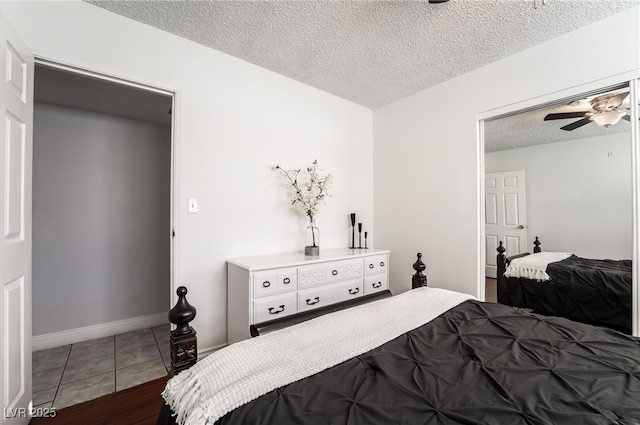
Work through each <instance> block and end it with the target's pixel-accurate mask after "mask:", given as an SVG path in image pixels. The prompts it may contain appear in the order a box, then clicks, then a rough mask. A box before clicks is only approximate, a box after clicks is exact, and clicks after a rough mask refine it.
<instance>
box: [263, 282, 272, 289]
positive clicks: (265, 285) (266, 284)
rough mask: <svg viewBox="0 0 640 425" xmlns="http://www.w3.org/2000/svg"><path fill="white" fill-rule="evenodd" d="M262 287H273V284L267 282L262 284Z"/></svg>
mask: <svg viewBox="0 0 640 425" xmlns="http://www.w3.org/2000/svg"><path fill="white" fill-rule="evenodd" d="M262 286H264V287H265V288H268V287H269V286H271V282H269V281H268V280H265V281H264V282H262Z"/></svg>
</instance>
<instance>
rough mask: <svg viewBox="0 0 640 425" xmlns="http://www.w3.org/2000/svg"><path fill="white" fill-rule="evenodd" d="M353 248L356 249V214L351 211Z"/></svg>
mask: <svg viewBox="0 0 640 425" xmlns="http://www.w3.org/2000/svg"><path fill="white" fill-rule="evenodd" d="M351 249H356V214H355V213H351Z"/></svg>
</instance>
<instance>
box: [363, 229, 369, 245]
mask: <svg viewBox="0 0 640 425" xmlns="http://www.w3.org/2000/svg"><path fill="white" fill-rule="evenodd" d="M364 249H369V247H368V246H367V232H364Z"/></svg>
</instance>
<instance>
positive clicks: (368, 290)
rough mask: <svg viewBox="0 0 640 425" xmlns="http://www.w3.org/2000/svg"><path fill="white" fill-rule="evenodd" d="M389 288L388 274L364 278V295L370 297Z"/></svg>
mask: <svg viewBox="0 0 640 425" xmlns="http://www.w3.org/2000/svg"><path fill="white" fill-rule="evenodd" d="M387 288H389V279H388V278H387V274H386V273H383V274H377V275H375V276H367V277H365V278H364V294H365V295H369V294H373V293H374V292H378V291H384V290H385V289H387Z"/></svg>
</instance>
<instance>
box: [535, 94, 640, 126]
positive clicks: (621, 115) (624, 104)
mask: <svg viewBox="0 0 640 425" xmlns="http://www.w3.org/2000/svg"><path fill="white" fill-rule="evenodd" d="M582 104H588V105H590V107H591V110H587V111H576V112H558V113H553V114H548V115H547V116H546V117H544V120H545V121H551V120H564V119H569V118H582V119H580V120H578V121H574V122H572V123H571V124H568V125H565V126H564V127H560V130H565V131H572V130H575V129H576V128H580V127H582V126H583V125H587V124H589V123H595V124H597V125H599V126H601V127H605V128H609V127H611V126H612V125H615V124H617V123H618V122H620V120H621V119H623V120H626V121H630V118H629V92H628V91H627V90H625V92H623V93H620V92H618V93H605V94H601V95H598V96H595V97H593V98H592V99H589V98H587V99H583V100H580V101H577V102H574V103H571V105H582Z"/></svg>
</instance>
